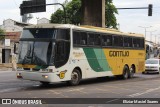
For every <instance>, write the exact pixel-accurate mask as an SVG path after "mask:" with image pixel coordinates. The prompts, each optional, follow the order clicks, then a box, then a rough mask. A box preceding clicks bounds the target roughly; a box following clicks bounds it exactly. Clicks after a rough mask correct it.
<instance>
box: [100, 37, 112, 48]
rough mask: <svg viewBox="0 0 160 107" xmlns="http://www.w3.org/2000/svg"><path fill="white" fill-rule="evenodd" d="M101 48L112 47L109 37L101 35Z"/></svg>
mask: <svg viewBox="0 0 160 107" xmlns="http://www.w3.org/2000/svg"><path fill="white" fill-rule="evenodd" d="M102 46H112V36H111V35H102Z"/></svg>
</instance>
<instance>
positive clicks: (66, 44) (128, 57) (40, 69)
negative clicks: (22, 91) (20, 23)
mask: <svg viewBox="0 0 160 107" xmlns="http://www.w3.org/2000/svg"><path fill="white" fill-rule="evenodd" d="M144 63H145V41H144V37H143V35H139V34H127V33H122V32H119V31H117V30H113V29H106V28H98V27H90V26H83V27H79V26H74V25H63V24H43V25H32V26H29V27H25V28H24V30H23V34H22V37H21V39H20V48H19V57H18V64H17V66H18V67H19V68H22V69H23V70H21V71H17V78H20V79H26V80H33V81H40V82H41V83H43V84H48V83H50V82H59V81H67V82H68V83H70V84H71V85H77V84H79V82H80V80H81V79H85V78H94V77H105V76H118V77H121V78H124V79H127V78H132V77H133V75H134V73H136V72H142V71H144Z"/></svg>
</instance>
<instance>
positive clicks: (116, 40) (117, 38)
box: [113, 36, 123, 47]
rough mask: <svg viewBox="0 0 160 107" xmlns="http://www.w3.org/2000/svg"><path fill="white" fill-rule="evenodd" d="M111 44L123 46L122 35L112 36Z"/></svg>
mask: <svg viewBox="0 0 160 107" xmlns="http://www.w3.org/2000/svg"><path fill="white" fill-rule="evenodd" d="M113 46H118V47H119V46H123V37H122V36H113Z"/></svg>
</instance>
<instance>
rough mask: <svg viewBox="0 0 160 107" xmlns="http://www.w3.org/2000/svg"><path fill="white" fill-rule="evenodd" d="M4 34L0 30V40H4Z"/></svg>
mask: <svg viewBox="0 0 160 107" xmlns="http://www.w3.org/2000/svg"><path fill="white" fill-rule="evenodd" d="M4 34H5V32H4V30H2V29H0V40H1V39H4Z"/></svg>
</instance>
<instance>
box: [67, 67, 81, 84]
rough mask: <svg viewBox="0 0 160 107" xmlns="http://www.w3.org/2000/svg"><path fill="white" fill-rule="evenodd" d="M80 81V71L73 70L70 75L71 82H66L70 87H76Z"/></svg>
mask: <svg viewBox="0 0 160 107" xmlns="http://www.w3.org/2000/svg"><path fill="white" fill-rule="evenodd" d="M80 80H81V74H80V71H79V70H77V69H74V70H73V72H72V74H71V80H70V81H68V83H69V84H70V85H72V86H75V85H78V84H79V82H80Z"/></svg>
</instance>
